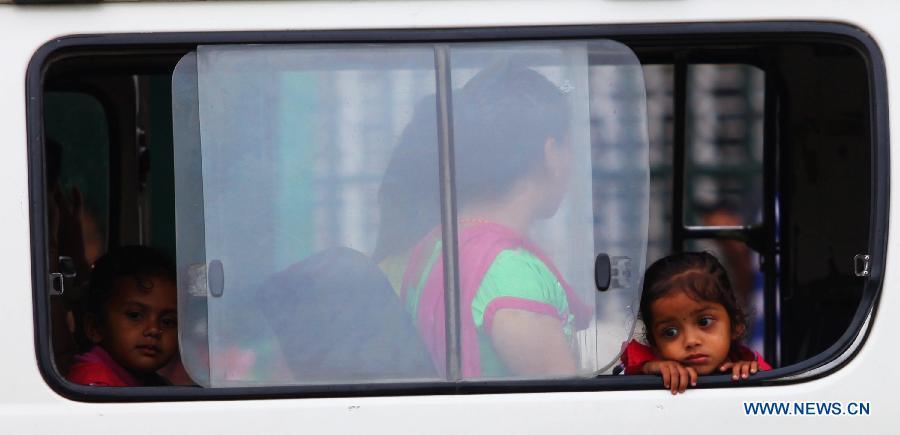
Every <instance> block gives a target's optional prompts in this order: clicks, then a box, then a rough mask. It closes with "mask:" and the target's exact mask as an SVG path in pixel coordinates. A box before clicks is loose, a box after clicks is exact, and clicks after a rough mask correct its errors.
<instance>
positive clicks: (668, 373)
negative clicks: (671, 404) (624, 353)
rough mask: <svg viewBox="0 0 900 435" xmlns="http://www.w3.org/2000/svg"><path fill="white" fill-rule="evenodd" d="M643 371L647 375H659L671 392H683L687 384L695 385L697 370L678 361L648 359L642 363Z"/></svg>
mask: <svg viewBox="0 0 900 435" xmlns="http://www.w3.org/2000/svg"><path fill="white" fill-rule="evenodd" d="M643 369H644V373H646V374H648V375H660V376H662V378H663V385H664V386H665V387H666V388H668V389H669V390H671V391H672V394H678V393H683V392H684V390H686V389H687V387H688V384H690V385H691V386H692V387H693V386H696V385H697V376H698V375H697V370H695V369H694V368H693V367H685V366H683V365H681V363H680V362H678V361H650V362H647V363H644V367H643Z"/></svg>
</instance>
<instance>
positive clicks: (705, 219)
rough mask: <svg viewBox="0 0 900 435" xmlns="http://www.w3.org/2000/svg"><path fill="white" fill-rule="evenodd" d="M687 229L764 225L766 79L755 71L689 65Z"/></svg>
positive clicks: (686, 163) (738, 66) (758, 70)
mask: <svg viewBox="0 0 900 435" xmlns="http://www.w3.org/2000/svg"><path fill="white" fill-rule="evenodd" d="M687 74H688V78H687V80H688V99H687V101H688V104H687V121H688V124H687V154H686V156H687V158H686V159H685V165H686V168H685V208H684V210H685V217H684V219H685V223H686V224H688V225H701V226H735V225H751V224H754V223H757V222H761V221H762V216H761V210H762V200H763V194H762V186H763V183H762V168H763V111H764V104H765V73H763V71H762V70H761V69H759V68H757V67H755V66H752V65H712V64H697V65H689V66H688V69H687Z"/></svg>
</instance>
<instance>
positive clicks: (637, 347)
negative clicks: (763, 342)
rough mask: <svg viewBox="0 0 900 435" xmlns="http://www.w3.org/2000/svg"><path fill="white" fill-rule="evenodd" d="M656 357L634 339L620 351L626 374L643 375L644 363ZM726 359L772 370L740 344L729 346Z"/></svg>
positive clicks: (760, 356)
mask: <svg viewBox="0 0 900 435" xmlns="http://www.w3.org/2000/svg"><path fill="white" fill-rule="evenodd" d="M658 359H659V358H657V356H656V354H655V353H654V352H653V349H652V348H651V347H650V346H647V345H644V344H641V343H638V342H637V341H635V340H631V342H630V343H628V346H627V347H625V352H622V365H623V366H625V374H626V375H643V374H644V369H643V367H644V364H645V363H648V362H650V361H655V360H658ZM728 360H729V361H731V362H734V361H753V360H756V362H757V363H758V364H759V369H760V370H761V371H766V370H772V366H770V365H769V363H767V362H766V361H765V360H764V359H763V358H762V355H760V354H758V353H756V352H754V351H753V350H752V349H750V348H749V347H747V346H744V345H742V344H735V345H733V346H732V347H731V352H729V353H728Z"/></svg>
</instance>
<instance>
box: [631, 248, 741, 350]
mask: <svg viewBox="0 0 900 435" xmlns="http://www.w3.org/2000/svg"><path fill="white" fill-rule="evenodd" d="M675 291H683V292H685V293H687V295H688V296H690V297H691V298H693V299H697V300H703V301H710V302H716V303H719V304H722V306H723V307H725V311H726V312H727V313H728V317H730V318H731V331H732V333H734V332H735V331H737V330H738V329H737V328H738V326H741V325H743V326H746V321H747V315H746V313H744V310H743V308H741V305H740V304H739V303H738V301H737V298H736V297H735V295H734V289H733V288H732V287H731V281H730V280H729V279H728V273H727V272H726V271H725V267H724V266H722V263H720V262H719V260H718V259H717V258H716V257H715V256H714V255H712V254H710V253H709V252H680V253H676V254H671V255H668V256H666V257H663V258H660V259H659V260H657V261H656V262H655V263H653V264H652V265H650V267H649V268H647V272H645V274H644V287H643V291H642V292H641V319H642V320H643V321H644V324H645V325H646V327H647V341H648V342H649V343H650V344H651V345H655V343H654V342H653V334H652V333H651V331H650V328H651V327H652V324H653V316H652V315H651V313H650V306H651V305H652V304H653V302H655V301H656V300H657V299H660V298H662V297H665V296H666V295H669V294H671V293H672V292H675ZM743 329H744V331H746V327H745V328H743ZM740 338H741V336H738V337H736V338H735V340H734V341H737V340H739V339H740Z"/></svg>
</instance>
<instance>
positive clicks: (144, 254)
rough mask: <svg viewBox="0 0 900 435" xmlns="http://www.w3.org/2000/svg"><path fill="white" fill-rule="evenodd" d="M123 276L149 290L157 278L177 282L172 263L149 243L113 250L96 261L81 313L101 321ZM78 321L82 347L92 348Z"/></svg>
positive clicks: (77, 333)
mask: <svg viewBox="0 0 900 435" xmlns="http://www.w3.org/2000/svg"><path fill="white" fill-rule="evenodd" d="M121 278H131V279H134V281H135V284H136V286H137V288H139V289H146V290H148V291H149V290H150V289H152V288H153V281H152V279H154V278H156V279H160V278H162V279H164V280H168V281H170V282H173V283H174V282H176V281H175V269H174V267H173V266H172V262H171V261H170V260H169V259H168V257H166V256H165V255H164V254H163V253H161V252H159V251H157V250H155V249H153V248H149V247H146V246H124V247H121V248H116V249H113V250H112V251H110V252H107V253H106V254H104V255H103V256H102V257H100V258H99V259H98V260H97V261H96V262H95V263H94V268H93V269H92V270H91V278H90V281H89V282H88V285H87V291H86V292H85V295H84V300H83V302H82V304H81V313H80V316H84V315H91V316H94V318H95V319H96V320H97V321H98V322H103V321H104V313H103V311H104V307H105V306H106V303H107V302H109V300H110V299H112V297H113V295H114V294H115V291H116V285H115V284H116V280H118V279H121ZM82 321H83V319H82ZM77 324H78V328H79V331H76V335H77V338H78V341H79V342H80V345H81V347H82V348H85V347H89V346H90V340H87V337H86V336H84V331H83V330H80V328H81V327H83V325H81V322H77Z"/></svg>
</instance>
